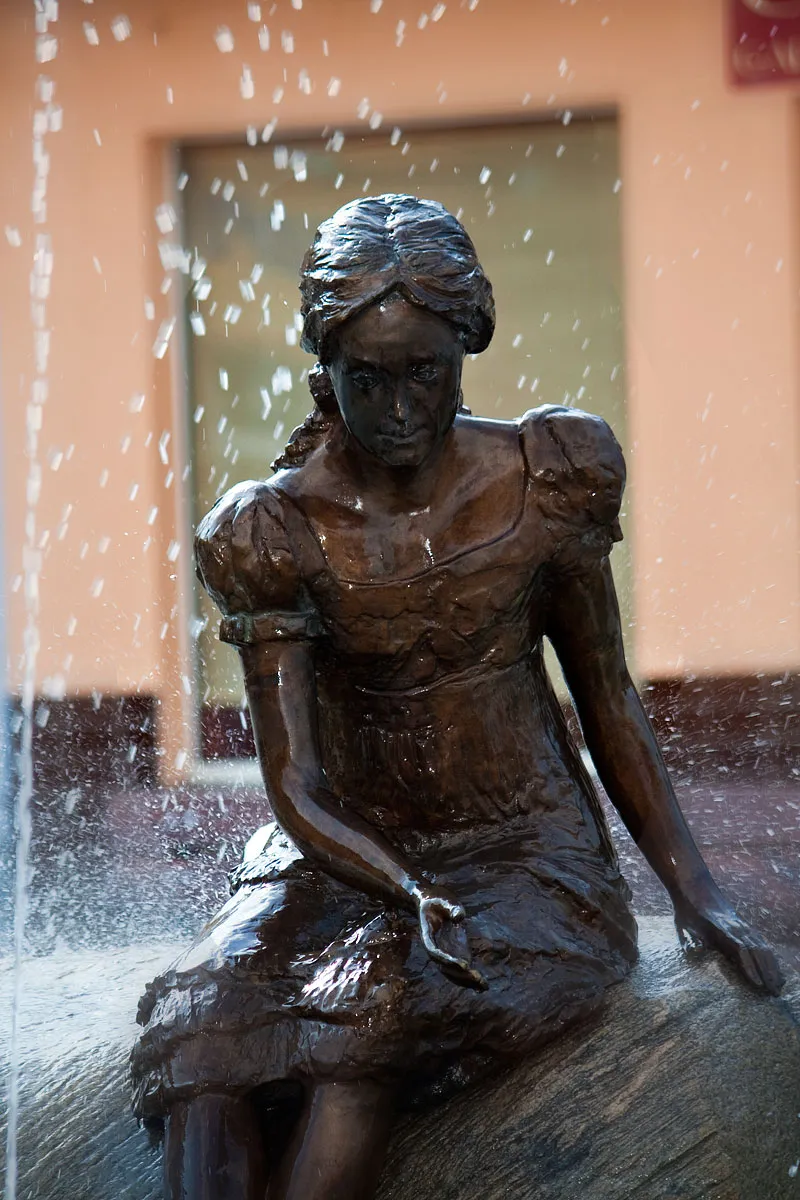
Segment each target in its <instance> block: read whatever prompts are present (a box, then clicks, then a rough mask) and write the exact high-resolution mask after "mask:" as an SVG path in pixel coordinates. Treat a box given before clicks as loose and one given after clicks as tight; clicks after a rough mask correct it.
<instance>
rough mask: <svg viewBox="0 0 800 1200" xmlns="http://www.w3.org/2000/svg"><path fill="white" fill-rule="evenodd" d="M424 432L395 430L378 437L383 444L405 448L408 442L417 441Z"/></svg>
mask: <svg viewBox="0 0 800 1200" xmlns="http://www.w3.org/2000/svg"><path fill="white" fill-rule="evenodd" d="M424 432H425V430H424V429H421V428H420V429H412V430H410V431H405V430H401V429H396V430H395V429H393V430H391V431H390V432H386V431H385V432H383V433H380V434H379V435H378V436H379V438H380V440H381V441H382V442H391V443H392V444H393V445H398V446H404V445H406V443H408V442H413V441H416V440H417V438H419V437H420V435H421V434H423V433H424Z"/></svg>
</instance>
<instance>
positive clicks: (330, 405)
mask: <svg viewBox="0 0 800 1200" xmlns="http://www.w3.org/2000/svg"><path fill="white" fill-rule="evenodd" d="M308 390H309V391H310V392H311V395H312V396H313V397H314V403H315V404H316V406H317V408H318V409H319V410H320V412H324V413H326V414H327V415H328V416H333V414H334V413H336V412H337V411H338V408H339V405H338V403H337V400H336V392H335V391H334V390H333V380H332V379H331V377H330V375H329V374H328V371H327V368H325V367H323V365H322V363H317V365H316V366H315V367H312V369H311V370H310V371H309V372H308Z"/></svg>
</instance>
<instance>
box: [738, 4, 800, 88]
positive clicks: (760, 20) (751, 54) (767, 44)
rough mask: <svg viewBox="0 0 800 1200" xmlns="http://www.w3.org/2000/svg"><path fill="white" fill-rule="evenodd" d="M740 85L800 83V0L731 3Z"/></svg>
mask: <svg viewBox="0 0 800 1200" xmlns="http://www.w3.org/2000/svg"><path fill="white" fill-rule="evenodd" d="M730 4H731V17H732V20H731V32H732V35H733V45H732V47H731V67H732V69H733V79H734V82H735V83H738V84H751V83H778V82H780V81H782V80H783V81H785V80H787V79H794V80H796V81H797V82H800V0H730Z"/></svg>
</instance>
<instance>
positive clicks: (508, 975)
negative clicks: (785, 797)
mask: <svg viewBox="0 0 800 1200" xmlns="http://www.w3.org/2000/svg"><path fill="white" fill-rule="evenodd" d="M301 291H302V294H303V314H304V319H305V327H304V334H303V344H304V346H305V348H306V349H308V350H310V351H312V352H314V353H316V354H317V356H318V358H319V362H320V365H319V366H318V367H317V368H316V370H315V372H313V373H312V392H313V394H314V397H315V401H316V407H315V410H314V413H313V414H312V415H311V417H310V418H309V419H308V420H307V421H306V423H305V425H304V426H303V427H302V428H301V429H300V430H298V431H296V433H295V435H293V439H292V441H291V442H290V444H289V446H288V447H287V451H286V453H285V455H284V456H283V458H282V459H281V460H280V462H279V464H278V466H279V469H278V471H277V473H276V474H275V475H273V476H272V478H271V479H270V480H268V481H267V482H266V483H245V484H240V485H238V486H237V487H235V488H233V489H232V490H231V491H230V492H229V493H228V494H227V495H226V496H224V497H223V498H222V499H221V500H220V501H219V502H218V504H217V505H216V506H215V507H214V509H213V510H212V511H211V513H209V515H208V516H207V517H206V519H205V520H204V521H203V522H202V523H201V526H200V528H199V530H198V536H197V558H198V567H199V571H200V576H201V579H202V580H203V582H204V584H205V586H206V587H207V588H208V590H209V592H210V593H211V595H212V596H213V597H214V599H215V600H216V601H217V603H218V605H219V607H220V609H221V611H222V613H223V621H222V625H221V636H222V638H223V639H224V640H226V641H229V642H231V643H233V644H234V645H236V646H238V647H239V650H240V653H241V658H242V664H243V669H244V675H245V682H246V688H247V695H248V700H249V705H250V711H251V717H252V722H253V728H254V732H255V739H256V745H257V749H258V754H259V759H260V762H261V767H262V771H263V776H264V782H265V786H266V791H267V795H268V797H269V802H270V806H271V809H272V813H273V814H274V817H275V822H276V823H275V824H274V825H272V826H267V827H265V828H264V829H263V830H261V831H259V834H258V835H256V836H255V837H254V838H253V840H252V841H251V843H250V844H249V847H248V850H247V852H246V854H245V858H244V861H243V863H242V865H241V866H240V867H238V868H237V869H236V870H235V871H234V873H233V879H232V882H233V887H234V892H233V896H232V898H231V900H230V901H229V902H228V903H227V904H226V905H225V906H224V908H223V909H222V910H221V911H220V913H218V914H217V916H216V917H215V918H214V919H213V920H212V921H211V922H210V923H209V925H208V926H207V927H206V928H205V930H203V931H202V933H201V934H200V936H199V938H198V940H197V942H196V943H195V944H194V946H193V947H192V948H191V949H190V950H188V951H187V953H186V954H185V955H183V956H182V958H180V959H179V960H178V961H177V963H176V964H175V965H174V966H173V968H172V969H171V970H170V971H168V972H167V973H166V974H165V975H163V976H161V977H159V978H158V979H157V980H155V982H154V983H153V984H151V985H150V986H149V987H148V990H147V993H146V995H145V996H144V997H143V1000H142V1004H141V1008H140V1021H141V1023H142V1024H143V1025H144V1031H143V1033H142V1035H141V1038H140V1041H139V1043H138V1045H137V1047H136V1050H135V1051H134V1075H135V1080H136V1106H137V1110H138V1111H139V1112H140V1113H141V1115H143V1116H145V1117H148V1118H157V1119H164V1118H165V1119H166V1122H167V1140H166V1177H165V1178H166V1188H167V1192H166V1194H167V1195H168V1196H171V1197H177V1196H181V1197H187V1200H188V1198H192V1200H195V1198H199V1197H201V1196H202V1197H207V1198H209V1200H210V1198H211V1197H220V1198H221V1197H233V1196H250V1195H253V1196H255V1195H260V1194H263V1188H264V1186H265V1183H264V1181H265V1178H266V1176H267V1174H269V1175H270V1184H269V1191H268V1195H270V1196H271V1197H273V1198H277V1197H291V1198H300V1197H303V1200H309V1198H311V1197H316V1196H319V1197H320V1198H321V1197H326V1200H332V1198H334V1197H341V1198H342V1200H345V1198H347V1200H352V1198H354V1197H358V1196H363V1197H368V1196H371V1195H372V1194H373V1192H374V1188H375V1186H376V1180H377V1173H378V1171H379V1169H380V1162H381V1159H382V1155H383V1149H384V1145H385V1142H386V1136H387V1132H388V1128H389V1122H390V1117H391V1113H392V1112H393V1111H394V1110H396V1108H397V1107H398V1106H405V1105H409V1104H411V1105H414V1104H423V1103H425V1102H427V1101H429V1100H430V1099H431V1098H434V1097H438V1098H441V1097H443V1096H444V1095H446V1094H448V1093H449V1092H450V1091H451V1090H453V1089H456V1088H458V1087H460V1086H462V1085H463V1084H465V1083H466V1082H468V1081H469V1080H470V1079H472V1078H474V1077H476V1076H477V1075H480V1074H483V1073H484V1072H486V1071H487V1070H489V1069H491V1068H492V1067H495V1066H497V1065H500V1064H502V1063H504V1062H513V1061H517V1060H518V1059H519V1058H520V1057H521V1056H522V1055H524V1054H527V1053H530V1052H531V1051H533V1050H534V1049H535V1048H536V1047H537V1046H539V1045H541V1044H542V1043H543V1042H545V1041H547V1040H550V1039H552V1038H553V1037H555V1036H557V1035H558V1033H559V1032H560V1031H561V1030H563V1029H564V1028H565V1027H567V1026H568V1025H570V1024H572V1023H574V1022H576V1021H577V1020H579V1019H580V1018H582V1017H584V1016H586V1015H587V1014H589V1013H590V1012H592V1011H594V1010H595V1009H597V1008H598V1007H599V1006H600V1005H601V1004H602V1002H603V998H604V992H605V989H606V988H607V987H608V986H609V985H610V984H613V983H614V982H616V981H618V980H620V979H621V978H622V977H623V976H624V975H625V974H626V973H627V971H628V970H629V969H630V967H631V965H632V963H633V961H634V960H635V956H636V929H635V922H634V921H633V917H632V915H631V913H630V909H629V906H628V899H629V893H628V889H627V885H626V884H625V882H624V880H623V878H622V876H621V874H620V872H619V866H618V862H617V857H616V853H615V850H614V848H613V845H612V842H611V839H610V836H609V833H608V828H607V825H606V821H605V818H604V816H603V812H602V809H601V807H600V803H599V801H598V798H597V795H596V792H595V789H594V787H593V785H592V782H591V780H590V779H589V777H588V776H587V774H586V772H585V770H584V768H583V766H582V763H581V759H580V756H579V755H578V753H577V750H576V748H575V746H574V744H573V741H572V739H571V737H570V735H569V732H568V730H567V727H566V724H565V720H564V717H563V715H562V712H561V708H560V706H559V705H558V703H557V701H556V698H555V695H554V693H553V690H552V687H551V685H550V682H549V679H548V678H547V674H546V671H545V668H544V663H543V658H542V640H543V638H545V637H546V638H549V639H550V641H551V642H552V644H553V646H554V648H555V650H556V652H557V654H558V658H559V661H560V663H561V665H562V668H563V670H564V674H565V677H566V679H567V683H568V685H569V688H570V691H571V694H572V697H573V700H574V703H575V707H576V710H577V714H578V717H579V719H580V722H581V726H582V730H583V733H584V736H585V739H586V744H587V747H588V749H589V751H590V753H591V756H592V759H593V761H594V763H595V766H596V768H597V771H598V774H599V776H600V779H601V780H602V783H603V785H604V787H605V790H606V791H607V793H608V796H609V798H610V800H611V802H612V803H613V805H614V806H615V808H616V809H617V810H618V812H619V813H620V815H621V817H622V819H623V821H624V822H625V825H626V826H627V828H628V829H629V831H630V833H631V835H632V836H633V838H634V840H635V841H636V843H637V844H638V846H639V849H640V850H641V851H642V853H643V854H644V856H645V858H646V859H647V861H648V863H649V864H650V866H651V867H652V868H653V870H654V871H655V873H656V874H657V876H658V877H659V878H660V880H661V881H662V882H663V884H664V885H665V887H666V888H667V890H668V892H669V894H670V897H671V899H672V902H673V905H674V907H675V912H676V919H677V921H678V924H679V927H680V928H681V929H682V930H684V931H685V933H686V935H687V937H689V938H694V939H697V940H702V941H705V942H707V943H708V944H709V945H712V946H714V947H715V948H717V949H719V950H721V951H722V952H723V953H724V954H726V955H727V956H728V957H729V958H730V959H732V960H733V961H734V962H735V963H737V964H738V966H739V967H740V968H741V971H742V973H743V974H744V976H745V977H746V978H747V979H748V980H749V981H750V982H751V983H752V984H754V985H755V986H757V987H760V988H764V989H766V990H768V991H776V990H778V989H779V987H780V973H779V970H778V968H777V965H776V963H775V960H774V957H773V955H772V953H771V951H770V950H769V949H768V948H767V947H766V945H765V944H764V943H763V941H762V940H761V939H760V937H759V936H758V935H757V934H755V933H754V932H753V931H752V930H751V929H750V928H749V927H748V926H747V925H746V924H745V923H744V922H743V921H741V920H740V919H739V918H738V917H737V915H736V914H735V912H734V911H733V909H732V908H731V906H730V905H729V903H728V902H727V900H726V899H725V898H724V897H723V896H722V894H721V893H720V892H719V890H718V889H717V887H716V885H715V884H714V882H713V880H712V878H711V876H710V874H709V872H708V870H707V868H706V866H705V864H704V862H703V860H702V858H701V856H700V853H699V851H698V849H697V847H696V846H695V843H694V842H693V840H692V837H691V835H690V833H689V830H688V828H687V826H686V824H685V821H684V820H683V817H682V815H681V812H680V809H679V808H678V805H677V802H676V800H675V797H674V793H673V790H672V786H671V784H670V781H669V777H668V775H667V772H666V768H665V767H664V764H663V760H662V758H661V755H660V753H659V750H658V747H657V745H656V742H655V739H654V737H653V734H652V731H651V728H650V725H649V722H648V721H647V718H646V716H645V714H644V711H643V709H642V706H641V702H640V700H639V697H638V695H637V693H636V690H635V688H634V686H633V684H632V682H631V680H630V677H629V675H628V672H627V668H626V666H625V660H624V654H623V649H622V639H621V632H620V623H619V612H618V608H617V603H616V598H615V595H614V586H613V581H612V577H611V572H610V568H609V562H608V555H609V553H610V551H611V548H612V546H613V543H614V542H615V541H616V540H619V538H620V536H621V534H620V531H619V524H618V513H619V507H620V502H621V497H622V490H623V487H624V480H625V467H624V463H623V460H622V455H621V453H620V450H619V447H618V445H617V443H616V441H615V439H614V436H613V434H612V432H611V430H610V429H609V427H608V426H607V425H606V424H605V422H603V421H602V420H600V419H599V418H596V417H592V416H590V415H588V414H585V413H581V412H578V411H575V410H570V409H564V408H558V407H554V406H547V407H544V408H541V409H537V410H534V411H532V412H530V413H528V414H526V415H525V416H524V417H523V418H521V419H520V420H519V421H517V422H501V421H490V420H486V419H482V418H474V417H472V416H471V415H469V413H468V412H466V411H465V410H464V408H463V405H462V401H461V367H462V362H463V358H464V355H465V354H466V353H477V352H479V351H480V350H482V349H484V348H485V346H486V345H487V344H488V342H489V340H490V338H491V334H492V331H493V326H494V309H493V303H492V299H491V289H490V287H489V285H488V282H487V281H486V279H485V277H484V276H483V273H482V271H481V270H480V267H479V265H478V263H477V260H476V258H475V254H474V249H473V247H472V245H471V243H470V241H469V239H468V237H467V235H466V234H465V232H464V231H463V230H462V229H461V227H460V226H459V225H458V223H457V222H456V221H455V220H454V218H452V217H450V216H449V215H448V214H447V213H445V211H444V210H443V209H441V208H440V207H439V206H438V205H436V204H433V203H430V202H425V201H418V200H415V199H412V198H410V197H384V198H380V199H377V200H376V199H366V200H361V201H356V202H353V203H352V204H350V205H348V206H346V207H345V208H344V209H343V210H341V211H340V212H339V213H338V214H336V216H335V217H333V218H332V219H331V221H329V222H326V223H325V224H324V225H323V226H322V227H321V229H320V231H319V232H318V234H317V237H316V240H315V242H314V246H313V247H312V249H311V250H310V251H309V254H308V255H307V257H306V260H305V262H304V266H303V274H302V280H301ZM285 1147H286V1148H285Z"/></svg>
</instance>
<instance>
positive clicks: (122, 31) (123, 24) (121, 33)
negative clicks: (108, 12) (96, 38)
mask: <svg viewBox="0 0 800 1200" xmlns="http://www.w3.org/2000/svg"><path fill="white" fill-rule="evenodd" d="M111 32H112V34H113V35H114V38H115V40H116V41H118V42H125V41H127V40H128V38H129V37H130V36H131V32H132V30H131V23H130V21H129V19H128V18H127V17H126V16H125V15H124V14H121V15H120V16H118V17H114V20H113V21H112V22H111Z"/></svg>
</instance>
